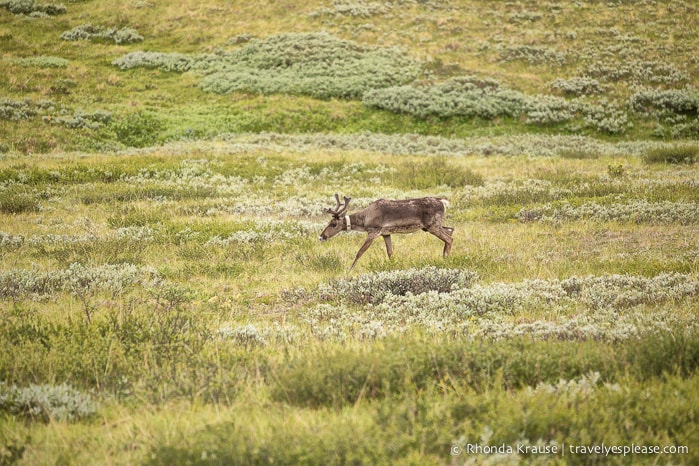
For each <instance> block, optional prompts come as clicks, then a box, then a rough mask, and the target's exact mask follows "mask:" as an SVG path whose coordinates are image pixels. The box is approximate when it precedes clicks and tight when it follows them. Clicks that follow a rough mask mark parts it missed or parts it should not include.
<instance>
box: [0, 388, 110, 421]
mask: <svg viewBox="0 0 699 466" xmlns="http://www.w3.org/2000/svg"><path fill="white" fill-rule="evenodd" d="M97 407H98V406H97V403H96V402H95V401H94V400H93V399H92V398H91V397H90V396H89V395H86V394H84V393H82V392H80V391H78V390H76V389H74V388H73V387H71V386H70V385H67V384H62V385H34V384H31V385H29V386H28V387H17V386H15V385H13V386H11V387H9V386H7V385H5V384H4V383H3V382H0V411H4V412H6V413H9V414H13V415H20V416H24V417H27V418H29V419H32V420H39V421H73V420H79V419H85V418H88V417H90V416H93V415H94V414H95V413H96V412H97Z"/></svg>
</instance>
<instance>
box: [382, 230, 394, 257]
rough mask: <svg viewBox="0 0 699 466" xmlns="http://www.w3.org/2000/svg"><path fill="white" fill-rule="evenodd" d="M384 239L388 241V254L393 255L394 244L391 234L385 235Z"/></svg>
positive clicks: (385, 241)
mask: <svg viewBox="0 0 699 466" xmlns="http://www.w3.org/2000/svg"><path fill="white" fill-rule="evenodd" d="M383 241H384V243H386V254H388V257H389V258H390V257H391V256H392V255H393V244H392V243H391V235H383Z"/></svg>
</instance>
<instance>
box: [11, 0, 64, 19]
mask: <svg viewBox="0 0 699 466" xmlns="http://www.w3.org/2000/svg"><path fill="white" fill-rule="evenodd" d="M0 7H2V8H5V9H6V10H7V11H9V12H10V13H13V14H16V15H48V16H55V15H61V14H64V13H66V11H67V9H66V7H65V5H63V4H61V3H37V2H36V1H34V0H0Z"/></svg>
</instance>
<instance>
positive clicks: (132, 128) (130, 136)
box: [110, 111, 164, 147]
mask: <svg viewBox="0 0 699 466" xmlns="http://www.w3.org/2000/svg"><path fill="white" fill-rule="evenodd" d="M110 127H111V129H112V130H113V131H114V132H115V133H116V137H117V140H118V141H119V142H120V143H122V144H124V145H126V146H129V147H146V146H150V145H153V144H155V142H156V141H157V140H158V137H159V135H160V131H162V129H163V128H164V124H163V123H162V122H161V121H160V120H159V119H158V118H157V117H156V116H155V115H153V114H152V113H148V112H146V111H138V112H136V113H130V114H128V115H126V116H124V117H121V118H118V119H116V120H115V121H114V122H112V124H111V126H110Z"/></svg>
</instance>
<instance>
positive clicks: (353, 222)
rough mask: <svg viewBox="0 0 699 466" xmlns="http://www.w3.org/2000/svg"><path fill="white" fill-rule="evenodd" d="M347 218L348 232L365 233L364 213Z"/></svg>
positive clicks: (357, 213)
mask: <svg viewBox="0 0 699 466" xmlns="http://www.w3.org/2000/svg"><path fill="white" fill-rule="evenodd" d="M345 217H347V218H349V223H350V225H349V228H347V230H348V231H366V229H365V228H364V211H360V212H356V213H354V214H350V215H346V216H345ZM347 218H345V227H346V226H347Z"/></svg>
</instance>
